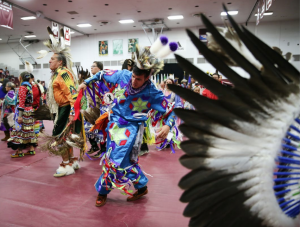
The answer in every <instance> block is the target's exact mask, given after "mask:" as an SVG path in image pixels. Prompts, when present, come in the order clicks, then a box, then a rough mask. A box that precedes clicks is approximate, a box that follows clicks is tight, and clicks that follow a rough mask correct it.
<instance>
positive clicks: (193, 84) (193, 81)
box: [191, 77, 196, 90]
mask: <svg viewBox="0 0 300 227" xmlns="http://www.w3.org/2000/svg"><path fill="white" fill-rule="evenodd" d="M195 82H196V81H195V79H194V78H193V77H191V86H192V90H194V87H195Z"/></svg>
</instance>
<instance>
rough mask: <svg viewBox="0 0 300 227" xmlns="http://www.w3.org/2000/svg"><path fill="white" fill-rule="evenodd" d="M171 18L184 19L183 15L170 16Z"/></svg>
mask: <svg viewBox="0 0 300 227" xmlns="http://www.w3.org/2000/svg"><path fill="white" fill-rule="evenodd" d="M168 19H169V20H179V19H183V16H182V15H177V16H168Z"/></svg>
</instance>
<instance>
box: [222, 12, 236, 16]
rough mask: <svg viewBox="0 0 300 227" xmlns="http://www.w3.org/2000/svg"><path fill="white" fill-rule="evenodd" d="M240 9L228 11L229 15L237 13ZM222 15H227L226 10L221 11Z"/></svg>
mask: <svg viewBox="0 0 300 227" xmlns="http://www.w3.org/2000/svg"><path fill="white" fill-rule="evenodd" d="M238 13H239V11H228V14H229V15H237V14H238ZM221 16H227V13H226V12H221Z"/></svg>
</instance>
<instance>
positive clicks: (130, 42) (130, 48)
mask: <svg viewBox="0 0 300 227" xmlns="http://www.w3.org/2000/svg"><path fill="white" fill-rule="evenodd" d="M136 44H139V39H135V38H132V39H128V53H132V52H135V50H136V48H135V45H136Z"/></svg>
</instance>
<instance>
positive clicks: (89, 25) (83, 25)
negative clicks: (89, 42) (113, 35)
mask: <svg viewBox="0 0 300 227" xmlns="http://www.w3.org/2000/svg"><path fill="white" fill-rule="evenodd" d="M77 26H78V27H80V28H85V27H91V26H92V25H91V24H77Z"/></svg>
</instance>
